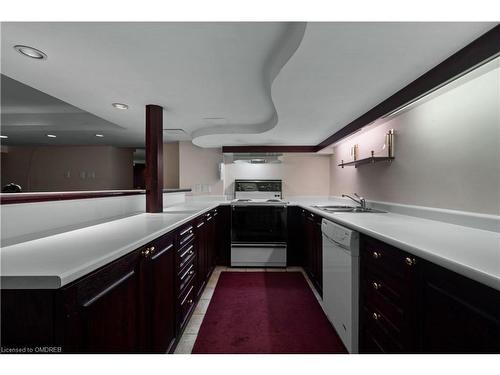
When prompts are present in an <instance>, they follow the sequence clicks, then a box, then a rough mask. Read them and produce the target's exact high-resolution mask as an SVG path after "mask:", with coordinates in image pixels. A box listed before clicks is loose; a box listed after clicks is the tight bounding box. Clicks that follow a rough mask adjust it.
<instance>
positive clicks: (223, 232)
mask: <svg viewBox="0 0 500 375" xmlns="http://www.w3.org/2000/svg"><path fill="white" fill-rule="evenodd" d="M217 210H218V213H219V214H218V216H217V222H216V225H217V226H216V229H217V236H218V238H217V248H216V251H215V252H216V256H215V258H216V259H215V264H219V265H221V266H229V265H230V263H231V261H230V257H231V207H230V206H219V207H217Z"/></svg>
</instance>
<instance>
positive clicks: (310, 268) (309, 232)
mask: <svg viewBox="0 0 500 375" xmlns="http://www.w3.org/2000/svg"><path fill="white" fill-rule="evenodd" d="M305 215H306V216H305V219H304V251H305V254H304V255H305V257H304V268H305V270H306V272H307V273H308V275H309V276H310V277H311V278H314V277H315V275H314V263H315V260H314V255H315V254H314V221H313V219H312V217H311V216H310V214H309V213H308V212H306V214H305Z"/></svg>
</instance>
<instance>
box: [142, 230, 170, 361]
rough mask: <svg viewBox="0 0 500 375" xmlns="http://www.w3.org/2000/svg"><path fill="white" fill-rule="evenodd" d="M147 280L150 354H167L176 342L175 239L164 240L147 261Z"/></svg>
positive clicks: (161, 240)
mask: <svg viewBox="0 0 500 375" xmlns="http://www.w3.org/2000/svg"><path fill="white" fill-rule="evenodd" d="M145 264H146V266H145V267H144V271H145V277H146V278H147V284H146V288H147V291H146V296H147V297H148V301H147V304H146V306H150V311H149V314H148V319H146V323H147V329H148V332H149V340H148V344H149V347H148V348H147V351H150V352H153V353H166V352H167V351H168V350H169V348H170V346H171V345H172V343H173V342H174V340H175V246H174V237H173V236H172V235H166V236H163V237H161V238H160V239H159V240H158V241H157V243H156V245H155V248H154V250H153V252H152V253H151V255H150V256H149V259H146V260H145Z"/></svg>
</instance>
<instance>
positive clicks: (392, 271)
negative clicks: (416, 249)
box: [361, 237, 417, 280]
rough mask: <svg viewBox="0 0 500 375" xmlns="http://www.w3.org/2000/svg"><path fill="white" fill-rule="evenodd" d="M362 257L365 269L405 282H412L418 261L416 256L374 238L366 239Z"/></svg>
mask: <svg viewBox="0 0 500 375" xmlns="http://www.w3.org/2000/svg"><path fill="white" fill-rule="evenodd" d="M361 257H362V260H363V265H364V267H366V268H368V269H375V270H380V272H382V270H383V272H385V273H387V274H388V275H391V276H395V277H398V278H400V279H403V280H412V279H413V275H414V273H415V265H416V262H417V259H416V257H415V256H413V255H411V254H408V253H406V252H404V251H402V250H399V249H396V248H394V247H392V246H390V245H387V244H385V243H383V242H380V241H377V240H374V239H372V238H366V237H365V239H364V246H362V252H361Z"/></svg>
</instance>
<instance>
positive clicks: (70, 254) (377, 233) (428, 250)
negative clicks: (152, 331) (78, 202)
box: [0, 200, 500, 290]
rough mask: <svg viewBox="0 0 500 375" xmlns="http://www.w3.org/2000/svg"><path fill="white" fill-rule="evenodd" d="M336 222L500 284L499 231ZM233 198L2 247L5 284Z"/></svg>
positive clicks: (394, 217)
mask: <svg viewBox="0 0 500 375" xmlns="http://www.w3.org/2000/svg"><path fill="white" fill-rule="evenodd" d="M332 202H333V201H331V200H329V201H327V202H325V201H319V200H316V201H315V200H303V201H300V200H299V201H296V202H290V205H298V206H299V207H302V208H304V209H307V210H310V211H311V212H314V213H316V214H318V215H321V216H323V217H325V218H327V219H330V220H332V221H334V222H336V223H338V224H341V225H345V226H346V227H349V228H352V229H354V230H357V231H359V232H361V233H364V234H366V235H368V236H371V237H374V238H376V239H379V240H381V241H384V242H386V243H388V244H390V245H393V246H396V247H398V248H400V249H402V250H405V251H407V252H409V253H412V254H414V255H416V256H418V257H421V258H423V259H426V260H428V261H430V262H433V263H436V264H438V265H440V266H442V267H445V268H448V269H450V270H452V271H455V272H457V273H459V274H462V275H464V276H467V277H469V278H471V279H473V280H476V281H479V282H481V283H483V284H486V285H488V286H490V287H493V288H495V289H497V290H500V233H498V232H492V231H486V230H481V229H475V228H471V227H465V226H460V225H455V224H449V223H445V222H440V221H435V220H428V219H422V218H417V217H413V216H407V215H400V214H394V213H382V214H378V213H333V214H331V213H326V212H324V211H321V210H319V209H317V208H314V207H313V206H314V205H317V204H325V203H328V204H332ZM228 203H229V202H228V201H190V202H185V203H182V204H179V205H175V206H171V207H167V208H165V209H164V213H162V214H147V213H144V214H138V215H134V216H130V217H127V218H123V219H119V220H114V221H110V222H106V223H101V224H98V225H93V226H89V227H85V228H81V229H77V230H73V231H69V232H65V233H60V234H57V235H53V236H49V237H45V238H41V239H37V240H33V241H27V242H23V243H19V244H15V245H11V246H7V247H4V248H2V249H1V254H0V260H1V282H2V288H5V289H8V288H11V289H21V288H27V289H30V288H32V289H42V288H44V289H54V288H59V287H61V286H64V285H67V284H68V283H70V282H72V281H74V280H76V279H78V278H79V277H81V276H83V275H85V274H88V273H89V272H92V271H93V270H95V269H97V268H99V267H101V266H103V265H105V264H107V263H109V262H111V261H113V260H115V259H117V258H119V257H120V256H123V255H125V254H127V253H128V252H130V251H133V250H135V249H137V248H139V247H140V246H142V245H144V244H146V243H148V242H150V241H151V240H153V239H155V238H157V237H159V236H161V235H163V234H165V233H167V232H170V231H172V230H173V229H175V228H177V227H179V226H181V225H182V224H184V223H186V222H188V221H190V220H191V219H193V218H194V217H196V216H199V215H201V214H203V213H205V212H208V211H209V210H211V209H213V208H215V207H217V206H219V205H220V204H228Z"/></svg>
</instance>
